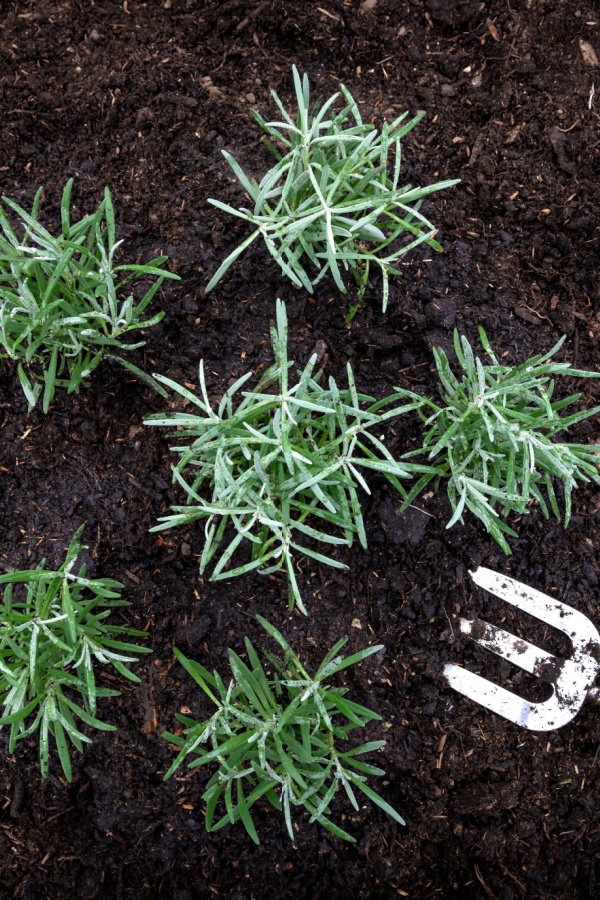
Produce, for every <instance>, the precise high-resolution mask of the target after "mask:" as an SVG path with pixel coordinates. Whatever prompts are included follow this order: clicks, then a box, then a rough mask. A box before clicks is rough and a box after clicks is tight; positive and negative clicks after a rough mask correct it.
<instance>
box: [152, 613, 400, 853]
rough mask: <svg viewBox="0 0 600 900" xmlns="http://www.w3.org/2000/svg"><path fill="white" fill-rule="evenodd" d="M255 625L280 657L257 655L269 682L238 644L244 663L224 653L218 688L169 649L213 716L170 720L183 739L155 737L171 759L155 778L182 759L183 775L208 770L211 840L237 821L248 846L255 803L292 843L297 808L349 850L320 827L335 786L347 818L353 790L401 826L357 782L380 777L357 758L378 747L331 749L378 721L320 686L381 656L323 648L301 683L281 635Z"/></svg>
mask: <svg viewBox="0 0 600 900" xmlns="http://www.w3.org/2000/svg"><path fill="white" fill-rule="evenodd" d="M257 619H258V621H259V622H260V624H261V625H262V626H263V627H264V628H265V630H266V631H267V632H268V633H269V634H270V635H271V636H272V637H273V638H274V639H275V640H276V641H277V643H278V644H279V646H280V647H281V648H282V650H283V651H284V654H285V655H284V659H283V660H279V659H277V658H276V657H274V656H272V655H271V654H270V653H269V652H267V651H263V655H264V657H265V659H266V660H267V661H268V663H269V664H270V666H271V667H272V669H273V672H272V674H267V673H266V672H265V669H264V667H263V665H262V663H261V662H260V660H259V657H258V655H257V653H256V651H255V649H254V647H253V646H252V644H251V643H250V641H249V640H248V639H247V638H246V641H245V644H246V653H247V655H248V663H247V664H246V663H245V662H243V660H241V659H240V657H239V656H238V655H237V654H236V653H234V652H233V651H232V650H230V651H229V664H230V667H231V674H232V678H231V680H230V682H229V684H228V685H225V683H224V682H223V680H222V679H221V676H220V675H219V673H218V672H214V674H212V675H211V674H210V672H208V671H207V670H206V669H205V668H204V666H201V665H200V664H199V663H197V662H194V661H192V660H190V659H186V657H185V656H183V654H182V653H180V652H179V650H177V649H176V650H175V655H176V657H177V659H178V660H179V662H180V663H181V664H182V666H183V667H184V668H185V669H186V670H187V672H189V674H190V675H191V676H192V678H193V679H194V680H195V681H196V683H197V684H198V685H199V686H200V687H201V688H202V690H203V691H204V692H205V693H206V694H207V695H208V696H209V697H210V699H211V700H212V701H213V703H214V704H215V706H216V707H217V710H216V712H214V713H213V715H212V716H211V717H210V718H209V719H207V720H206V721H204V722H196V721H195V720H194V719H191V718H189V717H188V716H183V715H177V718H178V719H179V721H180V722H181V723H182V724H183V725H184V726H185V728H184V732H183V737H181V736H179V735H175V734H170V733H168V732H167V733H165V734H164V735H163V737H164V738H166V739H167V740H168V741H170V742H171V743H173V744H175V745H176V746H178V747H180V748H181V751H180V753H179V755H178V756H177V758H176V759H175V761H174V763H173V765H172V766H171V768H170V769H169V771H168V772H167V774H166V775H165V778H169V777H170V776H171V775H172V774H173V772H175V771H176V770H177V769H178V768H179V766H181V764H182V763H183V762H184V761H185V760H186V759H187V757H189V756H192V757H194V758H193V759H192V762H190V764H189V768H194V767H196V766H203V765H207V764H208V763H218V768H217V770H216V771H215V773H214V774H213V775H212V777H211V778H210V780H209V782H208V785H207V787H206V791H205V792H204V795H203V799H204V800H206V819H205V823H206V828H207V830H208V831H217V830H218V829H220V828H222V827H223V826H224V825H227V824H231V825H233V824H234V823H235V822H237V821H238V820H240V819H241V821H242V823H243V825H244V826H245V828H246V831H247V832H248V834H249V835H250V837H251V838H252V840H253V841H254V842H255V843H256V844H258V843H259V839H258V834H257V832H256V827H255V825H254V822H253V820H252V816H251V813H250V809H251V807H252V806H253V805H254V803H256V801H257V800H258V799H259V798H260V797H262V796H265V797H266V799H267V800H268V801H269V802H270V803H271V804H272V805H273V806H274V807H275V808H276V809H277V810H279V811H281V810H282V809H283V813H284V817H285V822H286V826H287V830H288V833H289V836H290V838H291V839H292V840H294V829H293V824H292V807H293V806H303V807H304V808H305V809H306V810H307V811H308V812H309V813H310V817H311V818H310V821H311V822H319V823H320V824H321V825H323V826H324V827H325V828H326V829H327V830H328V831H331V832H332V833H333V834H335V835H337V836H338V837H340V838H343V839H344V840H346V841H353V842H354V840H355V839H354V838H353V837H351V835H349V834H348V833H347V832H346V831H343V830H342V829H341V828H339V826H337V825H335V824H334V823H333V822H331V821H330V819H329V818H327V816H328V815H329V813H330V805H331V802H332V800H333V798H334V796H335V794H336V792H337V791H338V789H339V788H340V787H343V789H344V791H345V792H346V795H347V796H348V799H349V800H350V803H351V804H352V806H353V807H354V809H355V810H356V811H358V809H359V805H358V801H357V799H356V794H355V790H356V789H358V791H360V792H362V793H363V794H365V796H367V797H368V798H369V799H370V800H372V801H373V802H374V803H376V804H377V805H378V806H379V807H381V809H383V810H384V811H385V812H386V813H388V814H389V815H390V816H392V818H393V819H395V820H396V821H397V822H399V823H400V824H401V825H404V820H403V819H402V818H401V817H400V815H399V814H398V813H397V812H396V810H395V809H393V808H392V807H391V806H390V805H389V804H388V803H386V801H385V800H383V799H382V798H381V797H380V796H379V795H378V794H377V793H376V792H375V791H374V790H373V789H372V788H370V787H369V785H368V784H367V783H366V778H365V776H366V775H384V774H385V772H384V771H383V770H382V769H379V768H376V767H375V766H372V765H369V764H367V763H365V762H363V761H362V760H361V759H359V758H358V757H360V756H363V755H364V754H365V753H370V752H372V751H373V750H379V749H380V748H381V747H384V746H385V741H370V742H369V743H366V744H362V745H361V746H358V747H354V748H352V749H349V750H346V751H343V750H342V749H341V746H342V744H343V742H345V741H346V740H347V739H348V735H349V733H350V732H351V731H352V730H353V729H355V728H361V727H363V726H364V725H366V724H367V722H370V721H373V720H380V719H381V716H379V715H377V713H375V712H373V711H372V710H369V709H366V708H365V707H364V706H359V704H358V703H354V702H353V701H352V700H348V699H347V697H346V693H347V688H337V687H332V686H331V685H330V684H328V683H327V682H328V680H329V679H330V678H331V677H332V676H333V675H335V674H337V673H338V672H340V671H341V670H342V669H345V668H347V667H348V666H352V665H355V664H356V663H359V662H361V661H362V660H364V659H366V658H367V657H368V656H371V654H373V653H377V652H378V651H379V650H382V649H383V647H382V646H380V645H378V646H374V647H367V648H366V649H364V650H361V651H359V652H358V653H355V654H353V655H352V656H348V657H346V658H344V657H342V656H340V655H339V652H340V650H341V649H342V647H343V646H344V644H345V643H346V641H347V638H343V639H342V640H340V641H338V642H337V643H336V644H335V646H334V647H332V649H331V650H330V651H329V653H328V654H327V655H326V657H325V659H324V660H323V662H322V663H321V665H320V666H319V668H318V669H317V672H316V673H315V675H314V676H310V675H309V674H308V672H307V671H306V669H305V668H304V666H303V665H302V663H301V662H300V660H299V659H298V657H297V656H296V654H295V653H294V652H293V650H292V649H291V648H290V646H289V645H288V644H287V642H286V641H285V639H284V638H283V636H282V635H281V634H280V633H279V632H278V631H277V630H276V629H275V628H273V626H272V625H270V624H269V622H267V621H266V620H265V619H262V618H261V617H260V616H257ZM219 800H223V801H224V803H225V815H224V816H223V817H222V818H221V819H219V821H217V822H216V823H215V824H213V821H214V815H215V810H216V807H217V804H218V803H219Z"/></svg>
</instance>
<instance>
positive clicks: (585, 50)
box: [579, 38, 598, 66]
mask: <svg viewBox="0 0 600 900" xmlns="http://www.w3.org/2000/svg"><path fill="white" fill-rule="evenodd" d="M579 49H580V50H581V55H582V56H583V61H584V63H585V64H586V66H597V65H598V57H597V56H596V51H595V50H594V48H593V47H592V45H591V44H590V42H589V41H584V40H583V39H581V38H580V39H579Z"/></svg>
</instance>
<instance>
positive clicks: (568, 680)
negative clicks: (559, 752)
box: [444, 567, 600, 731]
mask: <svg viewBox="0 0 600 900" xmlns="http://www.w3.org/2000/svg"><path fill="white" fill-rule="evenodd" d="M471 576H472V578H473V581H474V582H475V584H478V585H479V586H480V587H482V588H484V589H485V590H487V591H489V592H490V593H491V594H495V595H496V596H497V597H500V598H501V599H502V600H505V601H506V602H507V603H511V604H512V605H513V606H516V607H517V609H521V610H523V611H524V612H527V613H529V614H530V615H532V616H535V617H536V618H537V619H540V620H541V621H542V622H544V623H546V624H547V625H552V626H553V627H554V628H557V629H558V630H559V631H562V632H563V634H566V635H568V637H569V638H570V639H571V643H572V644H573V654H572V656H571V657H570V658H569V659H558V658H557V657H556V656H553V655H552V654H551V653H548V652H547V651H546V650H542V649H541V648H540V647H536V646H535V644H531V643H529V641H525V640H523V639H521V638H518V637H516V636H515V635H514V634H511V633H510V632H509V631H505V630H504V629H503V628H498V627H497V626H496V625H492V624H491V623H489V622H484V621H483V620H482V619H474V620H471V621H470V620H468V619H461V620H460V629H461V632H462V633H463V634H468V635H469V636H470V637H471V638H472V639H473V640H474V641H475V642H476V643H478V644H480V645H481V646H482V647H484V648H485V649H486V650H491V651H492V652H493V653H496V654H497V655H498V656H500V657H502V658H503V659H506V660H507V661H508V662H510V663H512V664H513V665H515V666H518V667H519V668H520V669H523V670H524V671H526V672H529V673H530V674H531V675H537V676H538V677H541V678H543V679H544V680H545V681H546V682H547V683H549V684H551V685H552V691H553V693H552V696H551V697H550V698H549V699H548V700H544V701H543V702H541V703H530V702H529V701H528V700H525V699H523V698H522V697H519V696H517V694H514V693H512V691H507V690H506V689H505V688H503V687H500V685H497V684H494V683H493V682H491V681H488V680H487V679H486V678H482V677H481V676H480V675H476V674H475V673H474V672H470V671H469V670H468V669H463V668H460V667H459V666H455V665H453V664H452V663H448V664H447V665H446V666H444V675H445V677H446V679H447V681H448V683H449V684H450V686H451V687H453V688H454V689H455V690H457V691H459V692H460V693H461V694H464V695H465V697H469V699H471V700H475V702H476V703H480V704H481V705H482V706H485V707H486V708H487V709H489V710H491V711H492V712H495V713H497V714H498V715H500V716H503V717H504V718H505V719H508V720H509V721H510V722H514V723H515V724H516V725H520V726H521V727H522V728H528V729H529V730H530V731H553V730H554V729H556V728H561V727H562V726H563V725H566V724H567V723H568V722H570V721H571V720H572V719H573V718H574V717H575V716H576V715H577V713H578V712H579V710H580V709H581V706H582V704H583V702H584V701H585V699H586V697H588V696H594V697H597V696H598V694H599V691H598V689H594V688H593V687H592V686H593V684H594V680H595V679H596V676H597V674H598V671H599V669H600V662H597V661H596V657H597V656H598V653H599V652H600V635H599V634H598V631H597V629H596V628H595V626H594V625H593V624H592V623H591V622H590V620H589V619H588V618H587V616H584V615H583V614H582V613H580V612H577V610H575V609H572V608H571V607H570V606H567V605H566V604H565V603H561V602H560V601H559V600H555V599H554V598H553V597H548V596H547V595H546V594H542V593H541V591H536V590H535V589H534V588H530V587H528V586H527V585H524V584H521V582H519V581H515V579H513V578H508V577H507V576H505V575H500V574H499V573H498V572H493V571H492V570H491V569H485V568H482V567H480V568H478V569H477V570H476V571H475V572H471Z"/></svg>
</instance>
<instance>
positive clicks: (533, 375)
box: [403, 328, 600, 553]
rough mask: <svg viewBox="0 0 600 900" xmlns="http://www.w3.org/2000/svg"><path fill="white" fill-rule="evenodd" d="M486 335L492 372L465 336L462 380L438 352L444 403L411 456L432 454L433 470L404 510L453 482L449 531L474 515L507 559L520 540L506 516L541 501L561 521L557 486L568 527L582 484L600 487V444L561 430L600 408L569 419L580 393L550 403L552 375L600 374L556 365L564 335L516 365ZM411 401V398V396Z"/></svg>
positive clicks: (460, 352) (458, 343)
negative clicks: (502, 358) (574, 440)
mask: <svg viewBox="0 0 600 900" xmlns="http://www.w3.org/2000/svg"><path fill="white" fill-rule="evenodd" d="M479 335H480V339H481V343H482V345H483V347H484V349H485V351H486V353H487V354H488V356H489V358H490V359H491V363H490V364H487V365H485V364H484V363H482V362H481V360H480V359H479V358H477V357H475V356H474V354H473V350H472V348H471V345H470V344H469V342H468V340H467V339H466V337H464V336H463V337H461V338H459V335H458V332H457V331H455V332H454V349H455V351H456V356H457V359H458V362H459V365H460V367H461V369H462V372H463V375H462V377H461V378H457V377H456V376H455V375H454V373H453V372H452V370H451V368H450V364H449V362H448V358H447V356H446V354H445V353H444V351H443V350H441V349H440V348H434V351H433V353H434V357H435V364H436V368H437V372H438V376H439V379H440V383H441V394H442V400H443V405H442V406H438V405H437V404H435V403H433V402H432V401H430V400H426V401H424V402H425V404H426V406H427V407H428V408H429V411H430V413H431V414H430V415H429V416H428V417H427V418H426V419H425V428H426V429H427V430H426V433H425V437H424V440H423V446H422V447H421V448H420V449H419V450H416V451H414V452H413V453H410V454H406V455H405V457H403V459H405V458H408V457H410V456H414V455H415V454H423V453H427V454H428V461H429V462H430V464H431V465H432V466H433V467H434V471H432V472H430V473H427V474H425V475H423V477H422V478H421V479H420V480H419V481H418V482H417V484H415V486H414V488H413V490H411V491H410V493H409V494H408V496H407V499H406V501H405V503H404V506H405V507H406V506H407V505H408V504H409V503H410V502H411V501H412V500H413V499H414V498H415V497H416V496H417V494H419V493H420V491H421V490H422V489H423V488H424V487H425V485H426V484H428V483H429V482H430V481H431V480H432V479H435V478H443V479H447V482H448V497H449V498H450V503H451V505H452V509H453V512H454V514H453V516H452V518H451V519H450V521H449V522H448V525H447V527H448V528H451V527H452V525H454V524H455V522H457V521H458V520H459V519H461V517H462V515H463V512H464V510H465V509H468V510H470V511H471V512H472V513H474V515H476V516H477V517H478V518H479V519H481V521H482V522H483V524H484V525H485V527H486V528H487V530H488V532H489V533H490V534H491V535H492V536H493V537H494V538H495V540H496V541H497V542H498V543H499V544H500V546H501V547H502V549H503V550H504V552H505V553H510V552H511V551H510V547H509V545H508V542H507V540H506V537H505V535H509V536H512V537H516V536H517V535H516V532H515V531H514V530H513V529H512V528H510V527H509V526H508V525H507V524H506V522H504V521H503V519H502V518H501V514H502V515H503V516H508V515H509V514H510V513H511V512H514V513H518V514H519V515H525V514H526V513H528V512H529V507H530V505H531V502H532V501H535V502H537V503H538V504H539V506H540V509H541V510H542V513H543V514H544V516H545V517H546V518H548V516H549V510H548V503H549V505H550V508H551V509H552V511H553V513H554V514H555V515H556V517H557V518H560V517H561V515H560V509H559V505H558V500H557V497H556V493H555V490H554V485H553V480H556V481H559V482H561V484H562V487H563V495H564V524H565V527H566V526H567V525H568V523H569V519H570V516H571V493H572V491H573V489H574V488H576V487H577V483H578V482H586V481H593V482H595V483H596V484H600V474H599V470H598V465H599V462H600V457H599V451H600V446H599V445H597V444H591V445H588V444H568V443H563V442H560V441H556V440H554V438H555V436H556V435H557V434H559V433H560V432H563V431H566V430H567V429H568V428H570V427H571V426H572V425H574V424H575V423H577V422H581V421H582V420H583V419H586V418H588V417H589V416H594V415H596V414H597V413H599V412H600V406H595V407H594V408H593V409H584V410H581V411H580V412H577V413H574V414H572V415H569V416H561V415H560V414H559V413H560V411H561V410H563V409H565V408H566V407H568V406H571V405H572V404H573V403H574V402H575V401H577V400H578V399H579V397H580V396H581V395H580V394H573V395H572V396H570V397H566V398H565V399H563V400H553V399H552V397H553V394H554V378H553V376H555V375H569V376H576V377H579V378H598V377H600V375H599V374H598V373H596V372H586V371H579V370H577V369H572V368H571V366H570V364H569V363H567V362H556V361H554V360H552V357H553V356H554V355H555V354H556V353H557V351H558V350H559V349H560V347H561V346H562V344H563V341H564V340H565V339H564V337H563V338H562V339H561V340H560V341H559V342H558V343H557V344H556V345H555V346H554V347H553V348H552V350H550V351H549V352H548V353H546V354H544V355H543V356H542V355H538V356H534V357H532V358H531V359H528V360H527V361H526V362H524V363H521V364H520V365H518V366H514V367H513V366H505V365H502V364H501V363H500V362H499V361H498V360H497V359H496V357H495V355H494V353H493V351H492V349H491V347H490V344H489V341H488V339H487V336H486V334H485V331H484V330H483V329H482V328H480V329H479ZM404 395H406V396H410V397H412V396H413V395H412V394H411V393H410V392H408V391H405V392H404ZM420 415H423V412H422V411H421V412H420ZM423 418H425V416H424V415H423ZM544 495H545V496H544ZM546 497H547V500H548V503H547V502H546Z"/></svg>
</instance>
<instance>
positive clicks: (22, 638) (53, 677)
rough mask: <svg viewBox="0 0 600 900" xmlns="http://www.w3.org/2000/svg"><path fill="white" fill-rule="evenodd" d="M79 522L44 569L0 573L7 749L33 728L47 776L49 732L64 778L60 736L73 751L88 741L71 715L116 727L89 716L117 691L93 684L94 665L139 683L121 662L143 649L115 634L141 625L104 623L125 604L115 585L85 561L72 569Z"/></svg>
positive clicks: (0, 686)
mask: <svg viewBox="0 0 600 900" xmlns="http://www.w3.org/2000/svg"><path fill="white" fill-rule="evenodd" d="M83 527H84V526H82V527H81V528H80V529H79V530H78V531H77V532H76V533H75V535H74V536H73V539H72V540H71V543H70V545H69V548H68V550H67V555H66V558H65V561H64V563H63V565H62V566H61V567H60V568H59V569H58V570H57V571H50V570H47V569H45V568H44V565H45V560H42V561H41V562H40V564H39V565H38V566H37V567H36V568H35V569H29V570H23V571H20V572H10V573H8V574H6V575H2V576H0V584H3V585H6V588H5V589H4V594H3V597H2V601H1V603H0V703H2V704H3V705H4V714H3V715H2V716H1V717H0V727H2V726H4V725H9V726H10V738H9V752H10V753H12V752H13V751H14V749H15V745H16V743H17V741H19V740H23V739H24V738H27V737H29V736H30V735H32V734H35V733H36V732H38V731H39V753H40V768H41V772H42V777H43V778H46V777H47V775H48V764H49V754H50V746H49V739H50V736H52V738H53V739H54V741H55V743H56V748H57V750H58V756H59V759H60V763H61V766H62V769H63V772H64V773H65V777H66V778H67V780H68V781H70V780H71V760H70V757H69V746H68V742H69V741H70V742H71V743H72V744H73V745H74V746H75V747H76V748H77V750H79V751H82V750H83V745H84V743H88V744H89V743H91V739H90V738H89V737H87V736H86V735H85V734H83V733H82V732H81V730H80V727H81V726H80V725H79V724H78V723H77V722H76V719H79V720H80V721H81V722H83V723H84V724H85V725H88V726H90V727H91V728H98V729H100V730H101V731H115V730H116V729H115V727H114V726H113V725H107V724H106V723H105V722H102V721H100V720H99V719H98V718H96V705H97V701H98V699H99V698H102V697H116V696H118V695H119V691H115V690H112V689H111V688H105V687H99V686H98V685H97V684H96V677H95V674H94V669H95V667H96V666H97V665H98V664H100V665H103V666H108V665H110V666H114V668H115V669H116V670H117V671H118V672H119V673H120V674H121V675H124V676H125V678H128V679H129V680H130V681H135V682H139V678H138V677H137V676H136V675H134V674H133V673H132V672H130V670H129V669H128V668H127V666H126V663H132V662H137V659H136V656H135V655H133V654H139V653H150V652H151V651H150V650H148V649H147V648H145V647H139V646H137V645H135V644H130V643H125V642H123V641H122V640H121V638H122V637H123V636H139V637H146V634H145V632H143V631H137V630H136V629H133V628H129V627H126V626H123V625H112V624H110V623H107V622H106V618H107V617H108V616H109V615H110V613H111V610H113V609H115V608H118V607H122V606H129V604H128V603H127V602H126V601H125V600H121V599H120V589H121V588H122V587H123V585H122V584H121V583H120V582H118V581H113V580H112V579H109V578H100V579H89V578H87V577H86V567H85V565H82V566H81V567H80V568H79V571H78V572H75V571H74V567H75V564H76V561H77V556H78V554H79V552H80V551H81V550H82V549H83V548H82V546H81V545H80V544H79V537H80V535H81V532H82V530H83ZM20 584H23V585H25V587H26V592H25V596H24V598H23V599H22V600H16V599H14V597H13V588H14V585H20ZM78 695H79V696H78ZM74 698H76V699H77V701H78V702H76V699H74Z"/></svg>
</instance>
